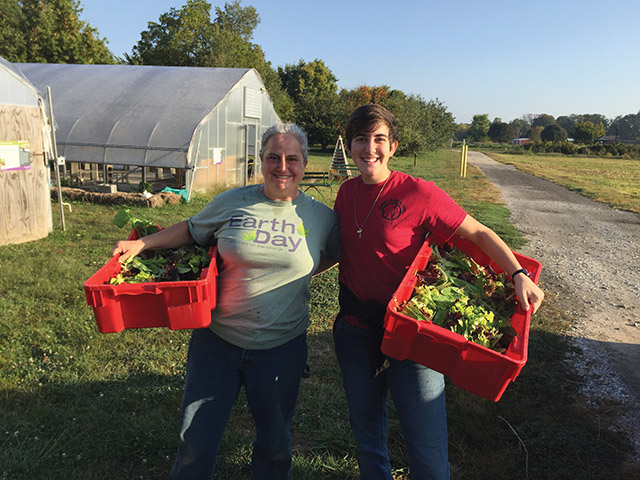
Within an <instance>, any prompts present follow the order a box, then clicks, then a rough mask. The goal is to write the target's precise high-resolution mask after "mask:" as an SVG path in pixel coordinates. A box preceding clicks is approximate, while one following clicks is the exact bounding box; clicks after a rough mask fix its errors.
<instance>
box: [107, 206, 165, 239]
mask: <svg viewBox="0 0 640 480" xmlns="http://www.w3.org/2000/svg"><path fill="white" fill-rule="evenodd" d="M113 223H114V224H115V225H116V227H118V228H123V227H125V226H126V225H128V224H131V228H133V229H135V230H136V232H138V236H140V237H145V236H147V235H151V234H152V233H156V232H157V231H158V230H159V228H158V226H157V225H155V224H154V223H153V222H150V221H148V220H143V219H140V218H136V217H134V216H133V215H131V210H129V209H128V208H123V209H122V210H119V211H118V213H116V215H115V216H114V217H113Z"/></svg>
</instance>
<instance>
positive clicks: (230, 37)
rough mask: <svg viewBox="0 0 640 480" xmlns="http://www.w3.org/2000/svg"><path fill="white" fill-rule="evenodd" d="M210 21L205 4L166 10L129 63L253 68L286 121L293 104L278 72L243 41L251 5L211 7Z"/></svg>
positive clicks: (252, 17) (249, 30)
mask: <svg viewBox="0 0 640 480" xmlns="http://www.w3.org/2000/svg"><path fill="white" fill-rule="evenodd" d="M216 14H217V17H216V18H215V19H214V21H212V20H211V4H210V3H208V2H206V1H205V0H187V3H186V4H185V5H184V6H182V7H181V8H180V9H176V8H171V9H170V10H169V12H167V13H163V14H162V15H160V18H159V19H158V22H149V23H148V24H147V30H145V31H143V32H141V33H140V40H139V41H138V42H137V44H136V45H135V46H134V47H133V49H132V52H131V54H130V55H129V54H126V55H125V59H126V61H127V63H129V64H132V65H169V66H187V67H229V68H255V69H256V70H257V71H258V73H260V76H261V77H262V80H263V82H264V84H265V86H266V87H267V90H268V91H269V96H270V97H271V100H272V101H273V104H274V107H275V109H276V111H277V112H278V114H279V115H280V117H281V118H282V119H283V120H287V119H291V117H292V115H293V102H292V101H291V99H290V98H289V97H288V95H287V94H286V93H285V92H284V90H283V89H282V84H281V82H280V77H279V76H278V73H277V72H276V71H275V70H274V69H273V68H272V67H271V63H270V62H267V61H266V59H265V56H264V52H263V51H262V48H261V47H260V46H259V45H256V44H253V43H251V42H250V41H249V39H251V37H252V36H253V31H254V30H255V28H256V26H257V25H258V24H259V23H260V17H259V16H258V14H257V12H256V9H255V8H254V7H251V6H249V7H242V6H241V5H240V2H239V1H238V0H236V1H234V2H230V3H229V2H226V3H225V5H224V8H222V9H221V8H219V7H216Z"/></svg>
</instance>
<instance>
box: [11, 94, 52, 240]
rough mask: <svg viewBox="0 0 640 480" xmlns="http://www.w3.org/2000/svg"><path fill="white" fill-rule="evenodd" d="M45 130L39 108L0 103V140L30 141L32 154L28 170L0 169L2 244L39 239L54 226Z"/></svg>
mask: <svg viewBox="0 0 640 480" xmlns="http://www.w3.org/2000/svg"><path fill="white" fill-rule="evenodd" d="M44 134H45V130H44V119H43V118H42V112H41V110H40V109H39V108H36V107H25V106H19V105H0V140H8V141H17V140H25V141H28V142H29V149H30V156H31V157H30V160H31V168H30V169H28V170H5V171H0V245H8V244H16V243H23V242H28V241H31V240H37V239H39V238H43V237H46V236H47V235H48V234H49V232H51V231H52V230H53V225H52V218H51V193H50V188H49V184H48V178H47V166H46V165H45V155H44V142H43V135H44Z"/></svg>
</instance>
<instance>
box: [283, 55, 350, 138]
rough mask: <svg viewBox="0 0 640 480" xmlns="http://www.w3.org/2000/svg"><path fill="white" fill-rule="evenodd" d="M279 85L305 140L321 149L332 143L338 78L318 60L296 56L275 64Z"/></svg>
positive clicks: (335, 132) (336, 125)
mask: <svg viewBox="0 0 640 480" xmlns="http://www.w3.org/2000/svg"><path fill="white" fill-rule="evenodd" d="M278 74H279V76H280V80H281V82H282V86H283V88H284V89H285V91H286V92H287V94H288V95H289V97H290V98H291V99H292V100H293V103H294V105H295V111H294V115H293V118H294V120H295V122H296V123H297V124H298V125H300V126H301V127H302V128H304V129H305V131H306V132H307V135H308V136H309V142H311V143H316V144H320V146H321V148H322V149H323V150H324V149H326V148H327V146H329V145H331V144H333V143H335V141H336V139H337V137H338V135H339V132H340V124H339V122H338V118H339V116H340V110H339V97H338V85H337V83H336V82H337V81H338V79H337V78H336V77H335V75H334V74H333V73H332V72H331V70H329V68H328V67H327V66H326V65H325V64H324V62H323V61H322V60H319V59H315V60H313V61H311V62H305V61H304V60H300V61H299V62H298V63H297V64H290V65H285V66H284V67H278Z"/></svg>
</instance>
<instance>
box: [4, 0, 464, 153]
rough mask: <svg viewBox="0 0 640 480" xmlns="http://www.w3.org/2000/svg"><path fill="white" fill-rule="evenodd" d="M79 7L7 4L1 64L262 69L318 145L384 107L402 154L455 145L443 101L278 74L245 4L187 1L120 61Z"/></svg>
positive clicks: (301, 69) (298, 70)
mask: <svg viewBox="0 0 640 480" xmlns="http://www.w3.org/2000/svg"><path fill="white" fill-rule="evenodd" d="M81 13H82V6H81V2H80V1H77V0H0V18H2V23H1V24H0V56H2V57H4V58H5V59H6V60H8V61H10V62H36V63H85V64H91V63H95V64H118V63H119V64H129V65H165V66H191V67H232V68H249V67H252V68H255V69H256V70H257V71H258V73H259V74H260V76H261V77H262V80H263V82H264V84H265V86H266V88H267V90H268V92H269V96H270V97H271V99H272V101H273V104H274V107H275V109H276V111H277V112H278V115H279V116H280V118H281V119H282V120H285V121H292V122H296V123H297V124H299V125H300V126H301V127H303V128H304V129H305V130H306V131H307V133H308V136H309V141H310V143H312V144H317V145H320V146H321V147H322V148H323V149H325V148H327V147H329V146H332V145H334V144H335V142H336V139H337V137H338V135H340V134H341V133H342V132H343V130H344V125H345V123H346V120H347V118H348V115H349V113H350V112H351V111H352V110H353V109H354V108H355V107H357V106H359V105H361V104H363V103H369V102H373V103H380V104H382V105H384V106H385V107H387V108H388V109H389V110H391V111H392V112H394V113H395V114H396V115H397V117H398V120H399V123H400V126H399V134H400V145H401V146H402V151H401V152H400V153H401V154H407V153H412V152H418V151H423V150H433V149H437V148H440V147H442V146H445V145H447V144H448V143H449V142H450V140H451V139H452V138H453V133H454V130H455V122H454V119H453V115H452V114H451V113H449V112H448V111H447V108H446V106H445V105H444V104H443V103H442V102H441V101H439V100H437V99H436V100H429V101H426V100H425V99H423V98H422V97H421V96H419V95H413V94H406V93H404V92H402V91H400V90H395V89H391V88H390V87H389V86H387V85H382V86H366V85H363V86H360V87H358V88H354V89H340V90H339V89H338V85H337V81H338V79H337V78H336V77H335V75H334V74H333V73H332V72H331V70H330V69H329V67H327V65H325V64H324V62H323V61H322V60H320V59H314V60H313V61H309V62H306V61H304V60H300V61H298V62H294V63H291V64H287V65H284V66H278V67H277V68H276V67H273V66H272V65H271V63H270V62H268V61H267V60H266V59H265V54H264V51H263V50H262V48H261V47H260V45H257V44H255V43H253V42H252V38H253V32H254V31H255V28H256V27H257V26H258V25H259V23H260V16H259V15H258V12H257V10H256V9H255V7H253V6H242V5H241V2H240V0H234V1H230V2H225V4H224V6H222V7H218V6H216V7H215V8H214V10H213V15H212V5H211V4H210V3H208V2H207V1H205V0H187V2H186V4H184V5H183V6H182V7H180V8H171V9H170V10H169V11H168V12H166V13H163V14H162V15H160V17H159V19H158V21H156V22H151V21H150V22H148V24H147V29H146V30H144V31H143V32H141V33H140V40H139V41H138V42H137V43H136V44H135V45H134V46H133V47H132V50H131V53H127V54H125V55H124V58H119V57H116V56H115V55H113V53H112V52H111V51H109V49H108V48H107V43H108V41H107V39H106V38H100V37H99V33H98V31H97V30H96V29H95V28H93V27H92V26H91V25H89V24H88V23H87V22H84V21H82V20H80V17H81Z"/></svg>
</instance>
